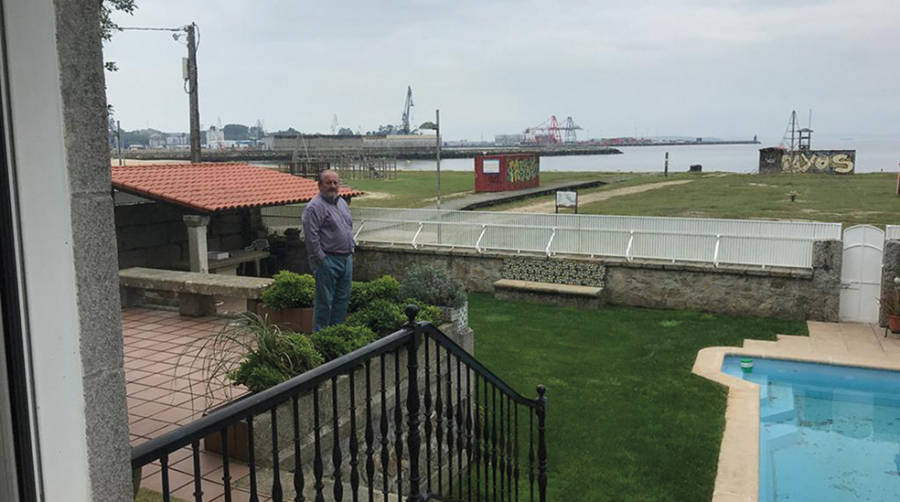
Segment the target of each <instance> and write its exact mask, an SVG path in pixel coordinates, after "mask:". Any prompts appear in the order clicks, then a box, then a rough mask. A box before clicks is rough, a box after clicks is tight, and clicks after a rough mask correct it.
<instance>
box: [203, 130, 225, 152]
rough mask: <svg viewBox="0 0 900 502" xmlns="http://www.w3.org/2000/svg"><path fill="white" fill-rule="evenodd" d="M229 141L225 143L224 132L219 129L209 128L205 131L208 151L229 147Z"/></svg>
mask: <svg viewBox="0 0 900 502" xmlns="http://www.w3.org/2000/svg"><path fill="white" fill-rule="evenodd" d="M228 143H230V142H229V141H225V130H224V129H222V128H221V127H216V126H209V130H208V131H206V148H208V149H210V150H223V149H225V148H228V147H229V146H230V145H228Z"/></svg>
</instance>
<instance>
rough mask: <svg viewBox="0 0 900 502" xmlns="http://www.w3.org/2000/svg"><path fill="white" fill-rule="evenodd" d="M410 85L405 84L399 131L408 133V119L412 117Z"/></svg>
mask: <svg viewBox="0 0 900 502" xmlns="http://www.w3.org/2000/svg"><path fill="white" fill-rule="evenodd" d="M413 106H414V105H413V100H412V86H411V85H410V86H406V102H405V103H404V104H403V116H402V118H401V119H400V133H401V134H409V133H410V129H409V121H410V120H411V119H412V117H411V116H410V115H411V111H412V110H411V109H412V107H413Z"/></svg>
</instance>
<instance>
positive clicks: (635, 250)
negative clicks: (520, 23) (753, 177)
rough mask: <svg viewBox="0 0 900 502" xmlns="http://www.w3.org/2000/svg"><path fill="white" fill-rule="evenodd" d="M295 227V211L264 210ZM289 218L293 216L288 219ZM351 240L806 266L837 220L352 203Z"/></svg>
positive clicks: (834, 233) (270, 218)
mask: <svg viewBox="0 0 900 502" xmlns="http://www.w3.org/2000/svg"><path fill="white" fill-rule="evenodd" d="M264 215H265V217H266V221H267V224H269V225H272V224H280V225H289V226H295V227H299V226H300V224H299V220H298V216H299V210H298V209H294V213H293V215H290V216H288V215H286V214H285V212H284V210H283V209H279V210H277V211H269V210H267V211H265V212H264ZM289 222H292V224H291V223H289ZM353 224H354V233H355V236H356V240H357V242H361V243H366V242H371V243H381V244H391V245H405V246H412V247H414V248H418V247H423V246H426V247H447V248H468V249H474V250H476V251H478V252H480V253H483V252H486V251H512V252H518V253H540V254H546V255H548V256H551V255H555V254H571V255H586V256H592V257H593V256H612V257H620V258H625V259H627V260H635V259H651V260H666V261H673V262H701V263H712V264H715V265H716V266H718V265H719V264H736V265H757V266H762V267H801V268H811V267H812V255H813V242H815V241H817V240H830V239H836V240H840V238H841V225H840V224H839V223H815V222H780V221H760V220H726V219H702V218H663V217H641V216H605V215H573V214H564V215H562V214H560V215H557V214H528V213H508V212H489V211H444V210H434V209H382V208H354V209H353Z"/></svg>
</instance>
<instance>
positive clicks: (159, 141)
mask: <svg viewBox="0 0 900 502" xmlns="http://www.w3.org/2000/svg"><path fill="white" fill-rule="evenodd" d="M148 145H149V147H150V148H165V147H166V136H165V135H164V134H160V133H153V134H151V135H150V138H149V140H148Z"/></svg>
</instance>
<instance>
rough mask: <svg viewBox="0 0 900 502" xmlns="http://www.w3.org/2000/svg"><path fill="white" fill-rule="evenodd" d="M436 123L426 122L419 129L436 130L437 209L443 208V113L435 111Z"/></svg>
mask: <svg viewBox="0 0 900 502" xmlns="http://www.w3.org/2000/svg"><path fill="white" fill-rule="evenodd" d="M434 120H435V121H434V122H425V123H424V124H422V125H420V126H419V129H434V134H435V137H436V138H437V208H438V209H440V208H441V111H440V110H435V111H434Z"/></svg>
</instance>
